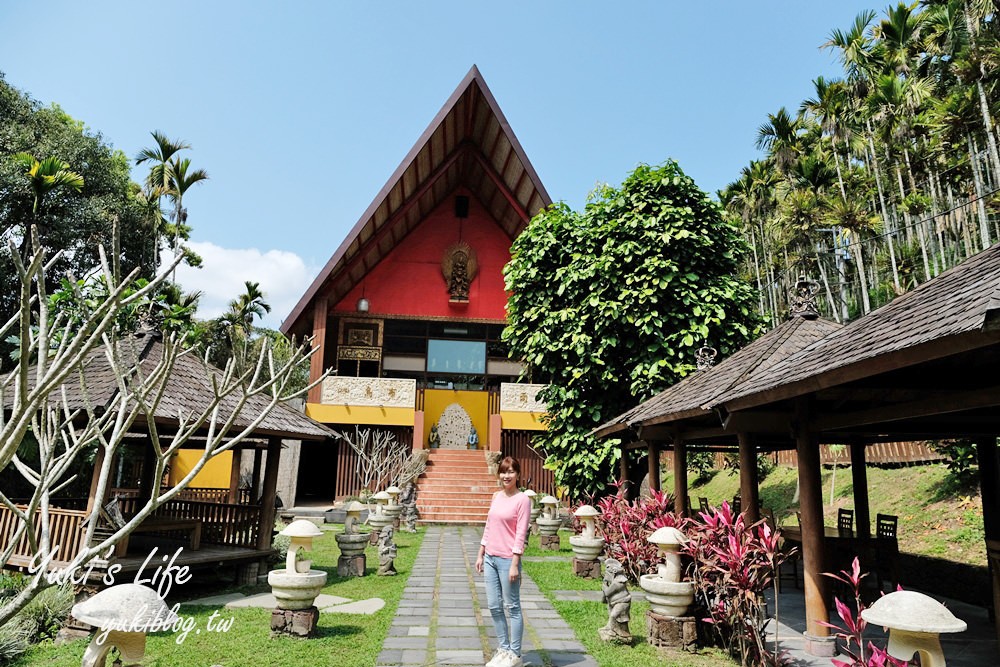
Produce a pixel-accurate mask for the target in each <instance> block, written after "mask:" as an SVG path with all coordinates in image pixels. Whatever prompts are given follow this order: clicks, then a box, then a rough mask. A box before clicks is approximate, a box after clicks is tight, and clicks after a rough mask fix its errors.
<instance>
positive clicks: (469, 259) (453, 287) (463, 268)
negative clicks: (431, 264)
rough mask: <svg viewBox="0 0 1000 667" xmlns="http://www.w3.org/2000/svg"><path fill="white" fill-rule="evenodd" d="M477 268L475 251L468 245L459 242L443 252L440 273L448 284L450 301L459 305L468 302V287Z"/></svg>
mask: <svg viewBox="0 0 1000 667" xmlns="http://www.w3.org/2000/svg"><path fill="white" fill-rule="evenodd" d="M478 268H479V263H478V261H477V260H476V251H475V250H473V249H472V247H471V246H470V245H469V244H468V243H465V242H464V241H459V242H458V243H455V244H454V245H452V246H451V247H449V248H448V249H447V250H446V251H445V253H444V257H443V258H442V259H441V273H442V274H444V279H445V282H447V283H448V294H449V295H450V296H451V299H450V300H451V301H453V302H460V303H465V302H468V301H469V285H470V284H471V283H472V279H473V278H475V277H476V273H477V272H478Z"/></svg>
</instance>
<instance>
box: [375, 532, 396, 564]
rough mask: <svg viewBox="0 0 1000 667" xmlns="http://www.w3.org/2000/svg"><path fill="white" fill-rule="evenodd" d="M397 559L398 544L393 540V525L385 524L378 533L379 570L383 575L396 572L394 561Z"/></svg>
mask: <svg viewBox="0 0 1000 667" xmlns="http://www.w3.org/2000/svg"><path fill="white" fill-rule="evenodd" d="M395 559H396V544H395V543H394V542H393V541H392V526H384V527H383V528H382V531H381V532H380V533H379V534H378V562H379V566H378V572H376V574H378V575H381V576H384V577H386V576H392V575H394V574H396V567H395V565H394V564H393V561H394V560H395Z"/></svg>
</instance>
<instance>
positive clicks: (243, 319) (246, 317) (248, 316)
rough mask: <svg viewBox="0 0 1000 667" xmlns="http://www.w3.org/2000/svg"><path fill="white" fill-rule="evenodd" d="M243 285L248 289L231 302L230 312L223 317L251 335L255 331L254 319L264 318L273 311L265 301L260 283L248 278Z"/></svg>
mask: <svg viewBox="0 0 1000 667" xmlns="http://www.w3.org/2000/svg"><path fill="white" fill-rule="evenodd" d="M243 285H244V287H246V291H245V292H244V293H243V294H240V295H239V296H238V297H236V298H235V299H233V300H232V301H230V302H229V312H227V313H226V314H225V315H224V316H223V317H225V318H227V320H228V321H229V322H230V323H231V324H232V325H233V326H237V327H240V328H241V329H243V331H244V332H245V333H246V334H247V335H249V334H250V333H251V332H252V331H253V321H254V319H255V318H256V319H263V317H264V315H266V314H267V313H270V312H271V305H270V304H269V303H267V302H266V301H264V293H263V292H261V291H260V283H255V282H253V281H250V280H247V281H246V282H244V283H243Z"/></svg>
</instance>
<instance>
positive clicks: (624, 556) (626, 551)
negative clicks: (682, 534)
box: [597, 485, 682, 584]
mask: <svg viewBox="0 0 1000 667" xmlns="http://www.w3.org/2000/svg"><path fill="white" fill-rule="evenodd" d="M673 503H674V500H673V497H672V496H669V495H667V494H665V493H662V492H660V491H655V490H650V492H649V495H648V496H645V495H644V496H640V497H639V498H636V499H635V500H632V501H629V500H628V499H627V498H626V497H625V493H624V490H623V489H622V487H621V485H619V487H618V492H617V493H616V494H615V495H613V496H605V497H603V498H601V499H600V500H599V501H598V502H597V509H598V510H599V511H600V516H598V517H597V524H598V528H599V529H600V531H601V535H603V536H604V539H605V544H606V545H607V546H606V554H605V555H607V556H608V557H609V558H615V559H617V560H618V561H619V562H620V563H621V564H622V567H623V568H624V571H625V575H626V576H627V577H628V578H629V580H630V581H631V582H632V583H633V584H635V583H638V581H639V577H640V576H642V575H644V574H650V573H652V572H655V571H656V563H657V560H658V558H659V557H658V555H657V553H656V545H655V544H652V543H651V542H649V540H647V539H646V538H647V537H649V536H650V535H651V534H652V533H653V531H655V530H656V529H657V528H662V527H664V526H677V525H678V524H680V523H682V520H681V519H678V517H677V515H676V514H674V513H673Z"/></svg>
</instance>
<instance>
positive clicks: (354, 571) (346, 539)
mask: <svg viewBox="0 0 1000 667" xmlns="http://www.w3.org/2000/svg"><path fill="white" fill-rule="evenodd" d="M364 509H365V506H364V505H362V504H361V503H359V502H358V501H357V500H354V501H351V503H349V504H348V505H347V507H345V508H344V510H345V511H346V512H347V518H345V519H344V532H343V533H337V534H336V535H334V538H335V539H336V540H337V546H338V547H340V556H339V557H338V558H337V574H338V575H339V576H341V577H350V576H356V577H363V576H364V575H365V566H366V560H365V545H366V544H367V543H368V540H369V539H370V536H369V535H368V534H367V533H359V532H358V529H357V526H358V524H360V523H361V512H362V511H363V510H364Z"/></svg>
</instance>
